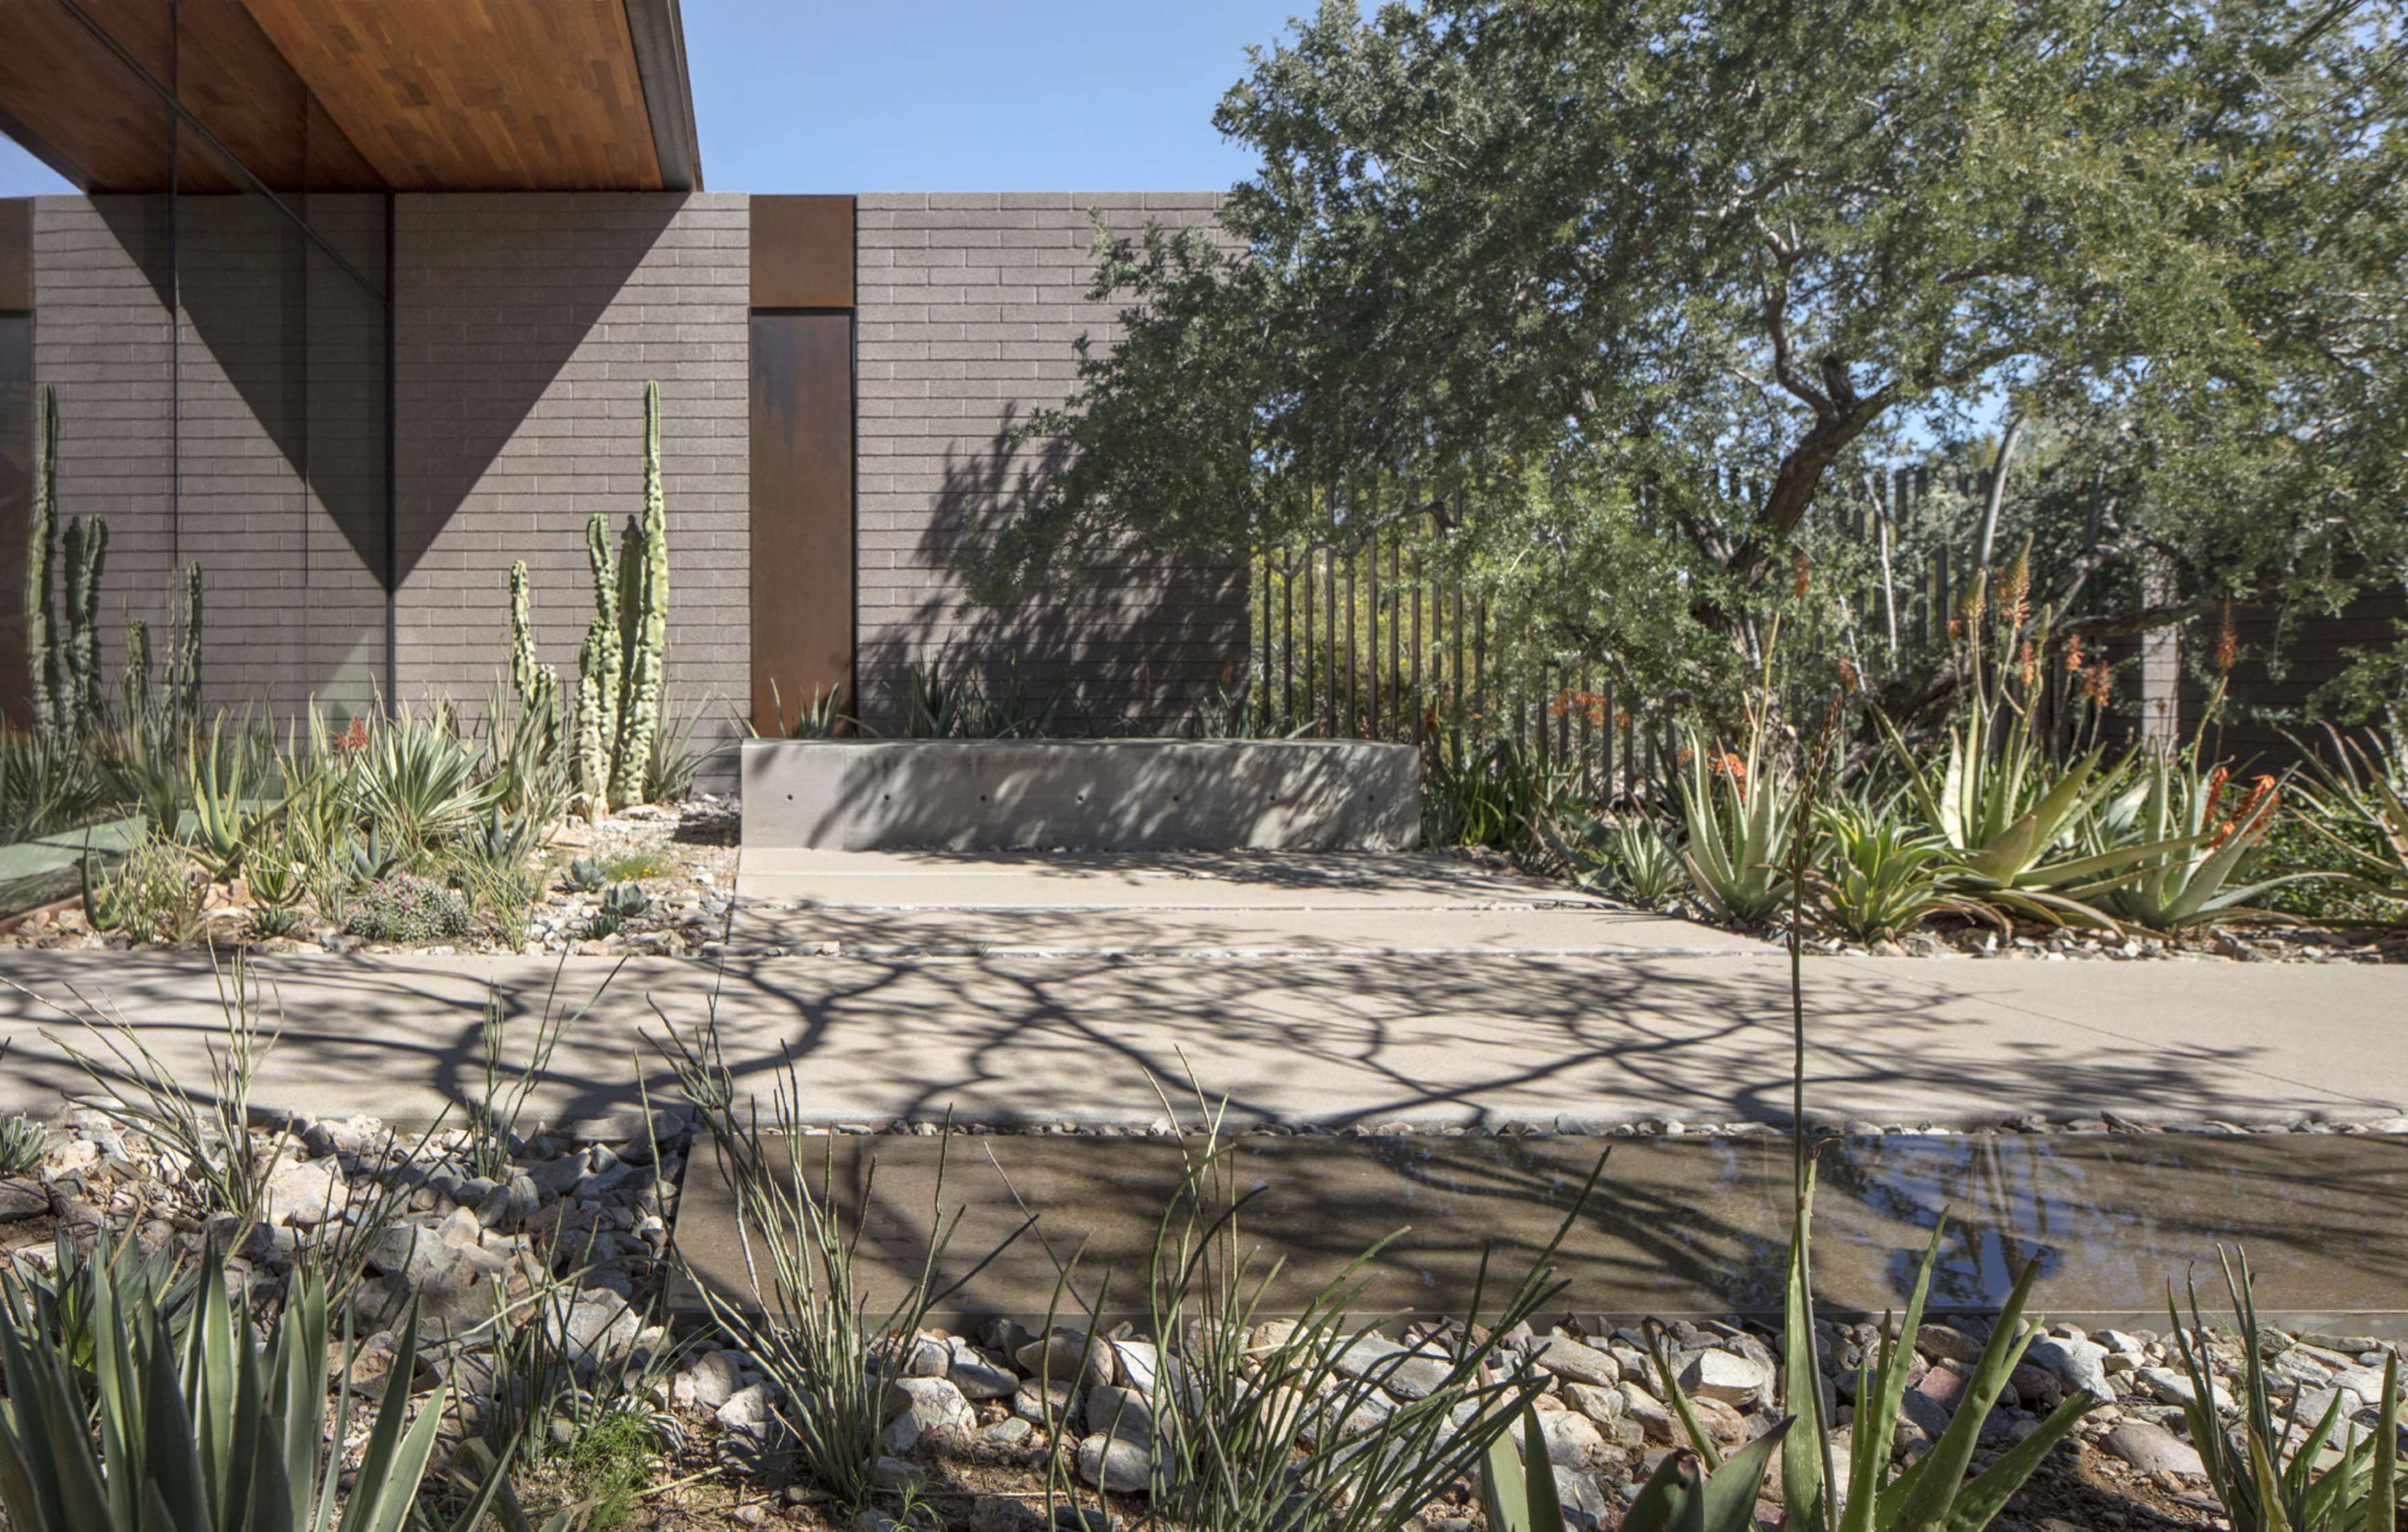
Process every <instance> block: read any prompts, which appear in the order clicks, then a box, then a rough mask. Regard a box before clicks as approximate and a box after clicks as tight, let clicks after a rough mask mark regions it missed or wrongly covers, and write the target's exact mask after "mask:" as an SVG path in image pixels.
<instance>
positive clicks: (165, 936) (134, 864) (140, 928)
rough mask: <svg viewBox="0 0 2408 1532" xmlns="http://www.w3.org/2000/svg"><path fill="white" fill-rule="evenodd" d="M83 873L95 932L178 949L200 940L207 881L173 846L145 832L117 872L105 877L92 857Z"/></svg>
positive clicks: (86, 860) (85, 897)
mask: <svg viewBox="0 0 2408 1532" xmlns="http://www.w3.org/2000/svg"><path fill="white" fill-rule="evenodd" d="M81 870H82V877H83V910H84V919H85V921H86V922H87V923H90V924H91V926H92V928H93V930H95V931H123V932H124V933H125V934H126V935H127V936H129V937H131V938H134V939H135V940H136V941H163V942H169V943H173V944H175V945H178V946H181V945H184V944H186V943H189V942H193V941H197V940H198V939H200V936H201V932H202V930H203V928H204V922H203V920H202V912H203V911H204V910H205V909H207V908H208V896H209V886H208V880H207V879H205V878H204V877H203V876H202V875H201V869H200V868H199V867H197V866H193V858H192V856H191V854H190V853H189V852H186V851H185V850H184V849H183V848H182V847H181V846H179V845H177V844H176V843H175V842H174V841H171V840H167V839H165V838H162V837H161V836H159V835H157V834H156V833H154V832H152V831H150V830H148V829H145V830H143V831H141V832H139V833H138V834H137V835H136V837H135V839H134V843H133V844H132V845H131V846H129V847H127V848H126V852H125V860H124V861H123V862H122V863H121V864H120V865H119V866H118V868H117V870H116V871H115V872H113V873H109V872H103V871H101V870H100V869H99V868H98V867H97V866H95V864H94V862H93V858H92V856H90V855H89V854H87V855H86V856H85V857H84V859H83V862H82V865H81Z"/></svg>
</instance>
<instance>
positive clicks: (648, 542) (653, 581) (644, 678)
mask: <svg viewBox="0 0 2408 1532" xmlns="http://www.w3.org/2000/svg"><path fill="white" fill-rule="evenodd" d="M619 578H620V581H621V585H620V589H621V592H622V596H621V601H620V608H619V623H620V631H621V634H622V644H621V648H622V650H623V651H624V655H625V661H624V664H625V672H626V674H625V679H624V682H623V686H624V690H623V692H622V694H621V701H620V704H619V735H618V742H617V747H616V749H615V750H614V751H613V752H612V755H613V762H612V770H611V777H610V795H611V797H612V798H613V799H614V800H615V801H617V802H619V803H623V804H624V803H635V802H638V800H640V799H641V798H642V797H643V795H644V787H645V782H644V768H645V766H646V764H647V763H648V762H649V761H650V760H651V757H652V735H653V733H654V732H655V731H656V730H657V729H658V728H659V727H660V722H661V683H662V679H663V675H664V672H665V667H666V666H667V662H668V643H669V526H668V502H667V497H666V496H664V495H663V494H662V493H661V385H660V384H658V383H646V384H645V385H644V512H643V520H642V521H641V522H640V523H637V522H633V521H631V522H630V523H629V524H628V527H627V537H626V539H625V542H624V545H623V549H622V552H621V555H620V566H619Z"/></svg>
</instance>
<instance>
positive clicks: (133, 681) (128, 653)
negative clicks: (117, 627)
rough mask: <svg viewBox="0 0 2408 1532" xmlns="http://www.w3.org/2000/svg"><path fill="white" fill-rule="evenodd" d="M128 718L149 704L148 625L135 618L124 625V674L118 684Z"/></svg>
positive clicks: (146, 707)
mask: <svg viewBox="0 0 2408 1532" xmlns="http://www.w3.org/2000/svg"><path fill="white" fill-rule="evenodd" d="M117 690H118V694H119V695H120V696H122V697H123V698H124V699H125V711H126V715H127V716H128V717H133V716H136V715H137V714H139V713H141V712H143V711H144V710H146V709H148V708H149V707H150V623H146V622H144V621H143V620H142V619H141V618H139V617H136V618H135V619H133V620H132V621H130V622H128V623H126V624H125V674H124V678H123V679H122V680H120V681H119V682H118V686H117Z"/></svg>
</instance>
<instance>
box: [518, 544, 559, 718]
mask: <svg viewBox="0 0 2408 1532" xmlns="http://www.w3.org/2000/svg"><path fill="white" fill-rule="evenodd" d="M530 604H531V603H530V600H529V597H528V594H527V566H526V560H524V559H520V560H519V561H518V562H516V563H515V564H512V565H511V566H510V686H511V689H512V690H514V691H516V692H517V693H518V697H519V710H520V711H521V712H522V713H523V714H526V715H528V716H530V717H534V718H539V719H541V720H543V729H544V749H545V751H546V752H547V753H549V752H552V751H553V750H556V749H557V748H558V746H559V729H560V674H559V672H557V671H555V670H553V669H552V666H548V665H541V664H538V663H537V660H536V657H535V627H534V623H533V622H532V620H531V619H530V618H529V616H528V609H529V606H530Z"/></svg>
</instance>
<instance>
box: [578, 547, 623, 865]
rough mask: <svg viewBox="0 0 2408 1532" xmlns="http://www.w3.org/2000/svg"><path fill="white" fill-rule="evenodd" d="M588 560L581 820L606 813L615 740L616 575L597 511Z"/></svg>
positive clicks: (581, 652)
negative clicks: (590, 585)
mask: <svg viewBox="0 0 2408 1532" xmlns="http://www.w3.org/2000/svg"><path fill="white" fill-rule="evenodd" d="M585 556H586V562H587V563H588V564H590V565H591V566H593V569H594V621H593V622H592V623H588V624H586V628H585V642H584V643H583V644H581V645H580V646H579V648H578V651H577V723H576V734H577V741H576V743H577V786H578V792H579V794H580V795H581V797H582V798H583V800H584V806H585V817H586V818H587V819H589V820H597V819H600V818H601V817H602V816H603V815H604V814H607V813H609V811H610V777H611V764H612V763H611V755H612V752H613V751H614V749H615V748H616V746H617V743H618V738H619V686H620V671H621V665H620V659H621V655H620V648H619V571H618V566H617V564H616V562H615V561H614V560H613V559H612V557H611V554H610V523H609V519H608V518H606V517H604V516H603V514H602V513H601V512H600V511H595V513H594V519H593V520H592V521H589V522H587V523H585Z"/></svg>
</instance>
